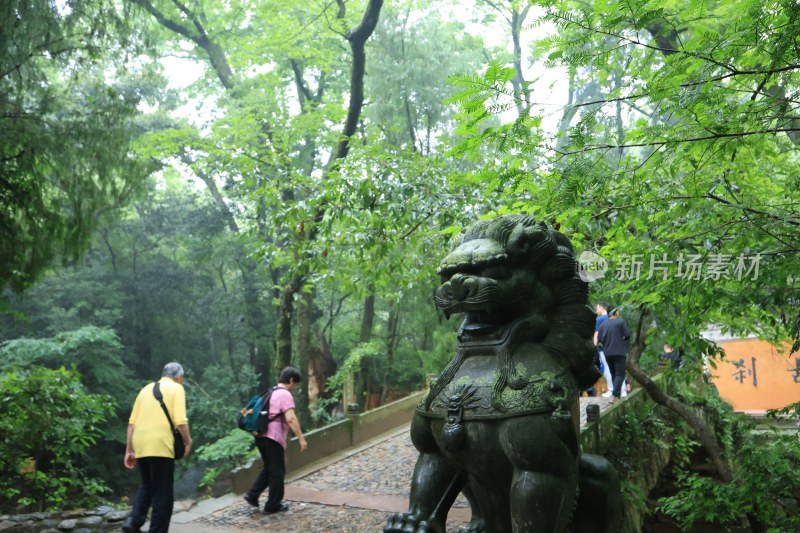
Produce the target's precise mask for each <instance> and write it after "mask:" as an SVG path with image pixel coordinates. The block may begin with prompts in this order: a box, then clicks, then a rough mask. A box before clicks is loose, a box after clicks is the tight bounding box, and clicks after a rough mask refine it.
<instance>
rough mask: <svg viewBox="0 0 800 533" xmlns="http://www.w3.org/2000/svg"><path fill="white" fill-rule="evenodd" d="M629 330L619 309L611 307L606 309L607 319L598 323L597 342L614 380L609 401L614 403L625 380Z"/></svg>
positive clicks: (620, 392) (620, 393)
mask: <svg viewBox="0 0 800 533" xmlns="http://www.w3.org/2000/svg"><path fill="white" fill-rule="evenodd" d="M630 338H631V332H630V330H628V325H627V324H625V321H624V320H622V319H621V318H620V317H619V309H617V308H615V307H611V308H609V309H608V320H606V321H605V322H603V323H602V324H600V329H598V330H597V344H598V346H601V347H602V349H603V353H604V354H605V356H606V361H607V362H608V366H609V368H610V370H611V377H612V379H613V382H614V389H613V392H612V394H611V402H612V403H614V402H616V401H618V400H619V399H620V396H621V395H622V386H623V385H622V384H623V383H624V381H625V363H626V362H627V358H628V348H629V346H628V341H630Z"/></svg>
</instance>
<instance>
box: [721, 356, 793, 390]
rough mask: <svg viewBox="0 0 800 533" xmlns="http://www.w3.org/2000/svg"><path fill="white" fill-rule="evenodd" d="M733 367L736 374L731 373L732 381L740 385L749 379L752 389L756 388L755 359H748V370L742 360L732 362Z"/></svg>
mask: <svg viewBox="0 0 800 533" xmlns="http://www.w3.org/2000/svg"><path fill="white" fill-rule="evenodd" d="M732 364H733V366H735V367H736V372H734V373H733V379H735V380H736V381H738V382H739V383H741V384H744V382H745V381H746V380H747V379H748V378H751V379H752V382H753V387H758V377H757V375H756V358H755V357H751V358H750V365H751V366H750V368H747V364H746V363H745V362H744V359H739V360H738V361H733V362H732ZM798 364H799V365H800V359H798Z"/></svg>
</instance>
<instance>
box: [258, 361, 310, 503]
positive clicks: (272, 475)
mask: <svg viewBox="0 0 800 533" xmlns="http://www.w3.org/2000/svg"><path fill="white" fill-rule="evenodd" d="M298 383H300V373H299V372H298V371H297V369H295V368H293V367H291V366H287V367H286V368H284V369H283V370H282V371H281V375H280V377H279V378H278V385H277V386H276V388H275V390H274V391H273V392H272V396H271V397H270V401H269V406H268V409H267V410H268V412H269V415H268V416H269V419H270V420H271V422H270V423H269V425H268V426H267V430H266V431H264V432H262V433H258V434H256V447H257V448H258V452H259V453H260V454H261V461H262V463H263V464H264V467H263V469H262V470H261V473H260V474H259V475H258V477H257V478H256V480H255V482H254V483H253V486H252V487H250V490H248V491H247V493H246V494H245V495H244V499H245V501H246V502H247V503H249V504H250V505H252V506H253V507H258V497H259V496H261V493H262V492H264V490H266V489H267V488H269V496H268V497H267V503H265V504H264V513H265V514H273V513H280V512H282V511H286V510H288V509H289V506H288V505H287V504H285V503H281V502H282V500H283V481H284V478H285V477H286V438H287V437H288V435H289V428H291V429H292V433H294V434H295V436H296V437H297V440H298V441H299V442H300V451H301V452H302V451H304V450H305V449H306V447H307V446H308V444H307V443H306V439H305V438H304V437H303V432H302V431H301V430H300V421H299V420H297V416H296V415H295V414H294V398H293V397H292V391H293V390H294V388H295V387H296V386H297V384H298Z"/></svg>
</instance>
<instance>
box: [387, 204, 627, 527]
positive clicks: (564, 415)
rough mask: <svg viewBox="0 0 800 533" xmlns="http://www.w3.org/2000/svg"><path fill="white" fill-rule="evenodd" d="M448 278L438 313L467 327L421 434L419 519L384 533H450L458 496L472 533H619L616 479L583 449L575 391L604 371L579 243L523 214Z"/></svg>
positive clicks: (404, 518) (495, 224)
mask: <svg viewBox="0 0 800 533" xmlns="http://www.w3.org/2000/svg"><path fill="white" fill-rule="evenodd" d="M438 271H439V274H440V275H441V276H442V281H443V283H442V285H441V287H440V288H439V289H438V290H437V291H436V304H437V306H438V307H439V308H440V309H441V310H442V311H443V312H444V313H445V314H446V315H447V316H450V315H451V314H455V313H463V314H464V322H463V324H462V326H461V328H460V330H459V333H458V342H457V347H456V353H455V356H454V357H453V359H452V360H451V361H450V363H449V364H448V365H447V367H445V369H444V370H443V371H442V373H441V374H440V375H439V377H438V378H437V379H436V381H435V383H434V385H433V386H432V387H431V390H430V391H429V392H428V394H427V396H426V397H425V399H423V400H422V402H420V404H419V406H418V407H417V411H416V415H415V416H414V420H413V422H412V424H411V439H412V441H413V442H414V446H416V448H417V450H419V452H420V455H419V459H418V460H417V465H416V468H415V469H414V475H413V478H412V480H411V498H410V499H411V502H410V508H409V511H408V512H407V513H399V514H396V515H393V516H392V517H391V518H390V519H389V522H388V524H387V525H386V527H385V528H384V532H386V533H394V532H398V533H399V532H415V531H419V532H444V531H445V522H446V518H447V513H448V511H449V509H450V507H451V505H452V504H453V501H454V500H455V498H456V496H457V495H458V493H459V492H462V493H463V494H464V496H465V497H466V498H467V500H468V501H469V502H470V506H471V508H472V520H471V522H470V524H469V526H468V527H467V528H466V529H465V530H466V531H474V532H479V531H486V532H516V533H523V532H524V533H534V532H546V533H554V532H555V533H558V532H563V531H568V530H569V531H573V532H581V533H588V532H600V531H603V532H610V531H613V530H614V524H615V523H616V522H615V521H616V520H618V516H619V507H620V496H619V481H618V479H617V476H616V473H615V472H614V470H613V468H612V467H611V466H610V465H609V464H608V462H607V461H605V459H603V458H602V457H597V456H588V455H584V456H581V454H580V448H579V446H578V420H579V419H578V411H577V408H578V395H579V392H580V390H581V389H582V388H586V387H588V386H589V385H591V384H592V383H594V381H595V380H596V379H597V376H598V371H597V368H596V367H595V364H594V361H595V348H594V345H593V344H592V341H591V339H592V334H593V332H594V318H595V316H594V313H593V312H592V310H591V309H590V308H589V306H588V286H587V285H586V283H585V282H583V281H581V280H580V279H579V278H578V275H577V267H576V264H575V259H574V254H573V251H572V246H571V245H570V243H569V240H568V239H567V238H566V237H564V236H563V235H561V234H560V233H558V232H556V231H553V230H550V229H548V228H547V227H546V226H545V225H544V224H542V223H539V222H536V221H534V220H532V219H531V218H529V217H527V216H523V215H509V216H504V217H499V218H496V219H494V220H490V221H481V222H478V223H477V224H475V225H473V226H472V227H470V228H469V229H468V230H467V232H466V234H465V235H464V237H463V239H462V240H461V241H460V242H459V243H458V244H457V246H456V247H455V248H454V249H453V251H452V252H451V253H450V254H449V255H448V256H447V257H445V258H444V260H442V263H441V264H440V266H439V269H438Z"/></svg>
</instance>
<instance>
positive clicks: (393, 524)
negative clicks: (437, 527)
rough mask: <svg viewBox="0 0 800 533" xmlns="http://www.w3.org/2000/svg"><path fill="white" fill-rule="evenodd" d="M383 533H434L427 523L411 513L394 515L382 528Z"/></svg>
mask: <svg viewBox="0 0 800 533" xmlns="http://www.w3.org/2000/svg"><path fill="white" fill-rule="evenodd" d="M383 533H434V530H433V529H432V528H429V527H428V522H427V521H425V520H420V519H419V517H417V516H416V515H413V514H411V513H394V514H393V515H391V516H390V517H389V521H388V523H387V524H386V526H384V528H383Z"/></svg>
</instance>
